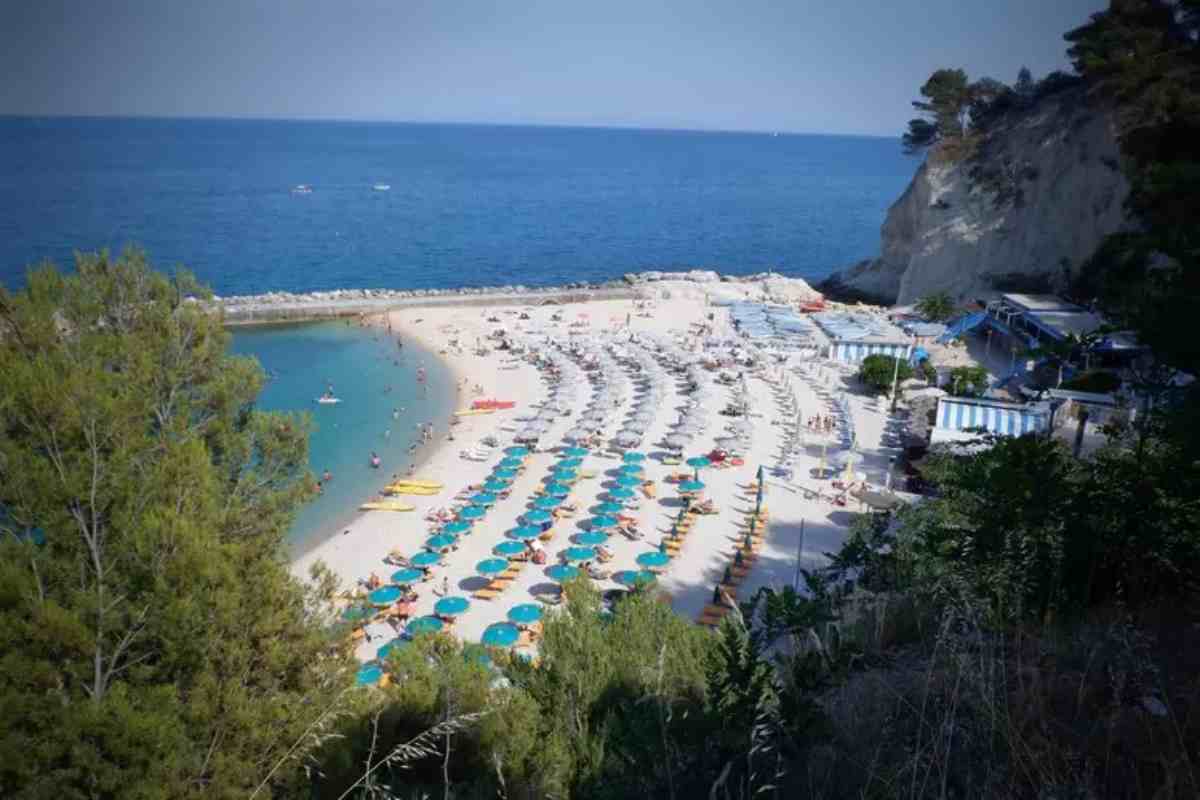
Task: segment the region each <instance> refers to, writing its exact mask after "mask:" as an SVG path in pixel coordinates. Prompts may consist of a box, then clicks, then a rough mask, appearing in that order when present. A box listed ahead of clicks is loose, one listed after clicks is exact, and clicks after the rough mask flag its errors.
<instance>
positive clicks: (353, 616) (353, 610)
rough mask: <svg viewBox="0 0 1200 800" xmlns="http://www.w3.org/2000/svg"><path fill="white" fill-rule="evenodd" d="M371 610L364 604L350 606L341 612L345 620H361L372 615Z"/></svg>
mask: <svg viewBox="0 0 1200 800" xmlns="http://www.w3.org/2000/svg"><path fill="white" fill-rule="evenodd" d="M372 613H373V612H372V611H371V609H369V608H366V607H364V606H350V608H347V609H346V610H345V611H343V612H342V619H343V620H345V621H346V622H362V621H363V620H364V619H367V618H368V617H370V616H371V615H372Z"/></svg>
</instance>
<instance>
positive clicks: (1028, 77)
mask: <svg viewBox="0 0 1200 800" xmlns="http://www.w3.org/2000/svg"><path fill="white" fill-rule="evenodd" d="M1036 91H1037V85H1036V84H1035V83H1034V82H1033V74H1032V73H1031V72H1030V71H1029V67H1021V69H1020V71H1019V72H1017V81H1016V83H1014V84H1013V94H1014V95H1016V98H1017V101H1018V102H1019V103H1020V104H1021V105H1023V106H1029V105H1032V104H1033V99H1034V94H1035V93H1036Z"/></svg>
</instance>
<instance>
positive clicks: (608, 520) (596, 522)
mask: <svg viewBox="0 0 1200 800" xmlns="http://www.w3.org/2000/svg"><path fill="white" fill-rule="evenodd" d="M616 524H617V520H616V518H615V517H608V516H599V517H592V518H591V520H590V521H589V522H588V526H589V527H592V528H595V529H596V530H603V529H604V528H612V527H615V526H616Z"/></svg>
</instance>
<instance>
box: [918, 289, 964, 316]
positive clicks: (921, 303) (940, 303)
mask: <svg viewBox="0 0 1200 800" xmlns="http://www.w3.org/2000/svg"><path fill="white" fill-rule="evenodd" d="M916 309H917V313H918V314H920V315H921V316H923V317H924V318H925V319H927V320H931V321H933V322H945V321H946V320H948V319H950V318H951V317H953V316H954V311H955V306H954V300H953V299H952V298H951V297H950V295H949V294H948V293H947V292H937V293H935V294H927V295H925V296H924V297H922V298H921V299H920V300H918V301H917V306H916Z"/></svg>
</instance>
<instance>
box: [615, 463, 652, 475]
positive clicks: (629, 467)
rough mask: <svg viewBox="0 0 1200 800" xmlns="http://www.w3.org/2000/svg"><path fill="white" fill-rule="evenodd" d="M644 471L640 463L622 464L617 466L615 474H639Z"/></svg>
mask: <svg viewBox="0 0 1200 800" xmlns="http://www.w3.org/2000/svg"><path fill="white" fill-rule="evenodd" d="M645 471H646V470H644V469H642V465H641V464H622V465H621V466H619V467H617V474H619V475H641V474H642V473H643V472H645Z"/></svg>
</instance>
